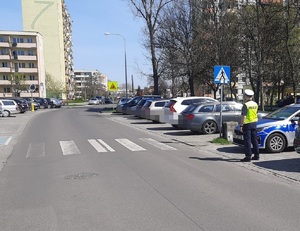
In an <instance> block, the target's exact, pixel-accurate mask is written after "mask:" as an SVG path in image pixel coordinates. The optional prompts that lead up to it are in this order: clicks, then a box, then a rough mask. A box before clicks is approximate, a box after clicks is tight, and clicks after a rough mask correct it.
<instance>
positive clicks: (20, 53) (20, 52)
mask: <svg viewBox="0 0 300 231" xmlns="http://www.w3.org/2000/svg"><path fill="white" fill-rule="evenodd" d="M17 54H18V55H25V52H24V51H22V50H18V51H17Z"/></svg>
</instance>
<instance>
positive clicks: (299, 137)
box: [293, 119, 300, 154]
mask: <svg viewBox="0 0 300 231" xmlns="http://www.w3.org/2000/svg"><path fill="white" fill-rule="evenodd" d="M293 145H294V149H295V151H296V152H297V153H298V154H300V119H299V120H298V127H297V129H296V131H295V137H294V142H293Z"/></svg>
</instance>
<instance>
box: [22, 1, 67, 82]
mask: <svg viewBox="0 0 300 231" xmlns="http://www.w3.org/2000/svg"><path fill="white" fill-rule="evenodd" d="M62 1H63V0H48V1H44V2H43V1H35V0H22V18H23V30H24V31H37V32H39V33H40V34H41V35H42V36H43V41H44V59H45V69H46V73H48V74H50V75H51V76H52V77H53V78H54V79H55V80H58V81H61V82H63V83H64V84H65V60H64V42H63V20H62ZM46 84H47V83H46Z"/></svg>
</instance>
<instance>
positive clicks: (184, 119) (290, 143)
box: [116, 96, 300, 154]
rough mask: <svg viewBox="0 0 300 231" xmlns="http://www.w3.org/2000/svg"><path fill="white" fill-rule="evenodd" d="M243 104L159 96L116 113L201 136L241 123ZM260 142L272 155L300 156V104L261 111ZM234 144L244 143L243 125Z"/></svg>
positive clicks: (135, 100) (126, 103)
mask: <svg viewBox="0 0 300 231" xmlns="http://www.w3.org/2000/svg"><path fill="white" fill-rule="evenodd" d="M241 110H242V103H237V102H234V101H224V102H222V103H221V102H219V101H217V100H214V99H212V98H209V97H197V96H195V97H177V98H172V99H162V98H160V97H156V96H138V97H134V98H132V99H129V100H127V101H125V100H123V102H121V101H119V103H118V105H117V107H116V111H117V112H118V113H122V114H125V115H132V116H135V117H139V118H142V119H148V120H151V121H153V122H156V123H165V124H169V125H170V126H172V127H173V128H174V129H180V130H190V131H192V132H194V133H199V134H215V133H217V132H220V128H221V127H222V126H221V124H220V123H221V122H222V123H225V122H229V121H233V122H236V123H237V124H239V123H240V120H241ZM258 116H259V121H258V125H257V139H258V141H259V145H260V149H262V150H265V151H266V152H268V153H281V152H283V151H285V150H286V149H288V148H295V150H296V151H297V152H298V153H299V154H300V127H299V126H298V124H300V121H299V117H300V104H291V105H287V106H285V107H282V108H279V109H278V110H276V111H274V112H270V113H267V112H259V113H258ZM233 132H234V134H233V142H234V143H235V144H238V145H242V144H243V136H242V134H241V133H240V131H239V126H237V127H236V129H235V131H233Z"/></svg>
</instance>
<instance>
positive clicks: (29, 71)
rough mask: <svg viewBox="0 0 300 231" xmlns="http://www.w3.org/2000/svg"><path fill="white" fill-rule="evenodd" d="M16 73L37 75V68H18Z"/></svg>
mask: <svg viewBox="0 0 300 231" xmlns="http://www.w3.org/2000/svg"><path fill="white" fill-rule="evenodd" d="M17 72H18V73H38V69H37V68H19V70H18V71H17Z"/></svg>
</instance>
